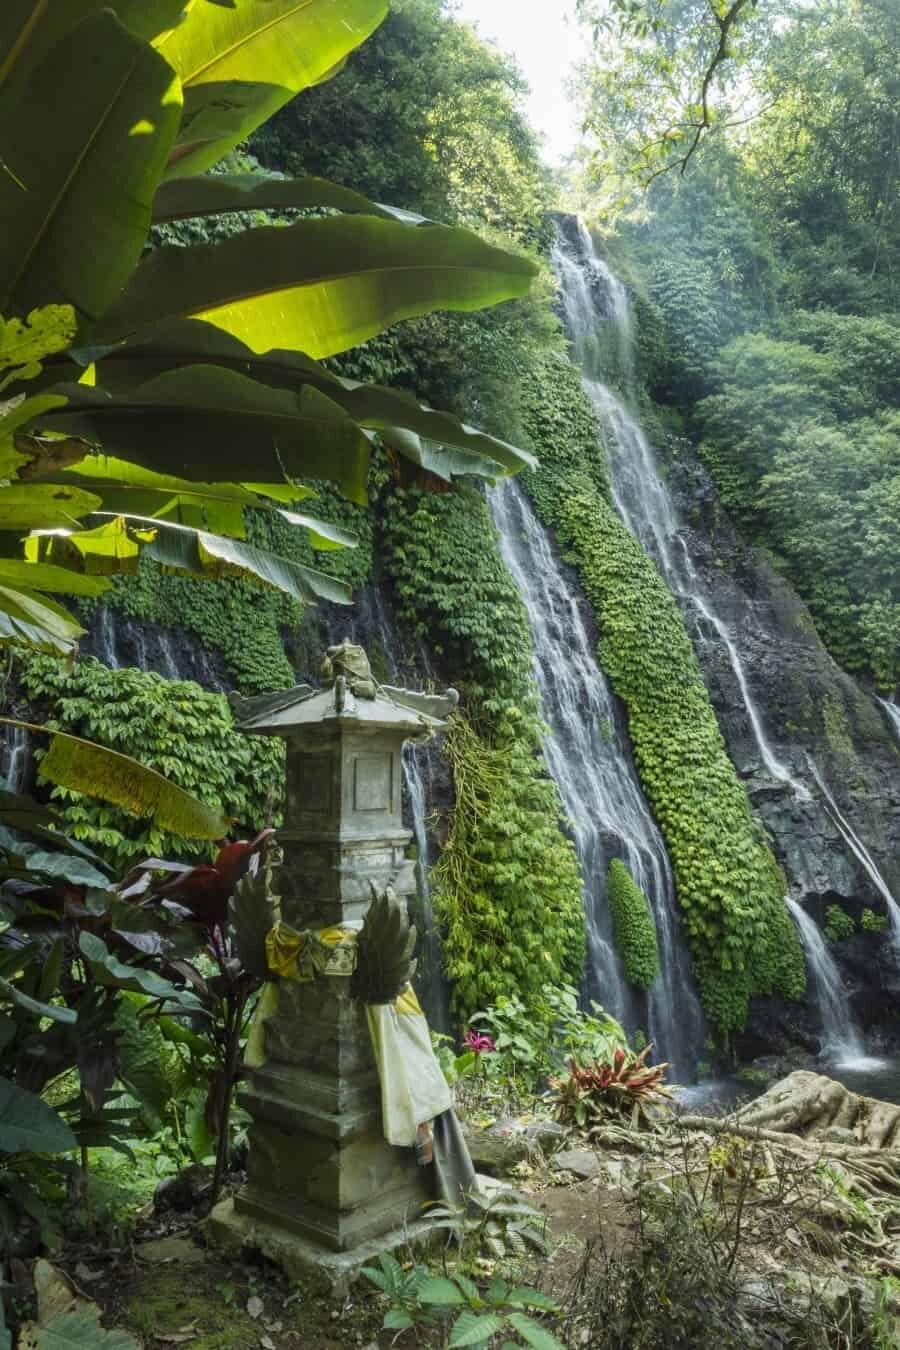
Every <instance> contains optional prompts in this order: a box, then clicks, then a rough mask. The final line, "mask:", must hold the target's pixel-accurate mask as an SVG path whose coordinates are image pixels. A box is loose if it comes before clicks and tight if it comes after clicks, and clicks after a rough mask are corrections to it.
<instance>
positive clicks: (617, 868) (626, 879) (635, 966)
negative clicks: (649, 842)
mask: <svg viewBox="0 0 900 1350" xmlns="http://www.w3.org/2000/svg"><path fill="white" fill-rule="evenodd" d="M606 895H607V899H608V901H609V908H610V911H611V913H612V918H613V935H614V938H615V944H616V951H617V952H618V953H619V956H620V957H621V958H622V965H623V966H624V968H625V978H626V979H627V981H628V983H629V984H632V985H634V986H635V988H636V989H649V988H650V986H651V984H652V983H653V981H654V980H655V979H656V977H657V975H658V974H659V947H658V946H657V942H656V925H655V924H654V922H653V915H652V914H651V913H650V906H649V904H648V903H647V897H646V896H645V895H644V892H643V891H642V890H641V888H640V886H638V884H637V882H636V881H635V880H634V878H633V877H632V875H631V873H630V872H629V871H628V868H627V867H626V866H625V864H624V863H623V862H621V861H620V860H619V859H618V858H613V860H612V862H611V863H610V865H609V872H608V873H607V877H606Z"/></svg>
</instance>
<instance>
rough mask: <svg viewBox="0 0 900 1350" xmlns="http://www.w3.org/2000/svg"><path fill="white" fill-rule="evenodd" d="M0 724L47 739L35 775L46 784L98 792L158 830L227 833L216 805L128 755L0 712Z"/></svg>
mask: <svg viewBox="0 0 900 1350" xmlns="http://www.w3.org/2000/svg"><path fill="white" fill-rule="evenodd" d="M0 723H6V724H7V725H9V726H14V727H24V728H25V729H26V730H27V731H35V732H41V733H43V734H44V735H49V736H50V737H51V738H52V739H51V741H50V749H49V750H48V751H47V753H46V754H45V755H44V757H43V759H42V760H41V764H40V769H39V776H40V777H41V778H43V779H46V780H48V781H49V782H51V783H56V784H58V785H59V786H60V787H66V788H70V789H71V790H72V791H73V792H83V793H85V794H86V795H87V796H89V797H99V798H100V800H101V801H105V802H111V803H112V804H113V806H121V807H123V808H124V809H125V810H126V811H132V812H134V814H135V815H137V816H152V817H153V818H154V820H155V821H156V822H157V824H158V825H159V826H160V827H161V828H162V829H164V830H171V831H172V832H173V833H175V834H183V835H187V836H188V837H189V838H194V839H221V838H223V837H224V835H225V834H226V833H227V830H228V824H229V822H228V820H227V819H226V817H225V816H223V815H222V812H221V811H220V810H217V809H216V808H215V807H212V806H208V805H207V804H206V802H201V801H198V800H197V798H196V797H192V796H191V795H190V793H188V792H185V791H184V789H183V788H180V787H176V785H175V784H174V783H170V782H169V780H168V779H167V778H163V776H162V774H159V773H157V772H156V770H155V769H148V768H147V766H146V765H145V764H140V763H138V761H137V760H136V759H131V758H130V756H128V755H120V754H119V752H118V751H117V750H108V749H107V748H106V747H105V746H103V745H96V744H95V743H94V742H93V741H85V740H83V739H82V738H81V737H80V736H72V735H70V734H69V733H68V732H66V731H55V730H51V729H49V728H48V727H42V726H38V725H35V724H34V723H32V722H21V721H18V720H17V719H15V718H12V717H0Z"/></svg>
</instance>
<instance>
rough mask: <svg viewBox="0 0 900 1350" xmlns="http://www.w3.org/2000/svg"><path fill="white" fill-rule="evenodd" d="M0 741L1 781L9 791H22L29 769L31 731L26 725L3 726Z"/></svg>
mask: <svg viewBox="0 0 900 1350" xmlns="http://www.w3.org/2000/svg"><path fill="white" fill-rule="evenodd" d="M2 730H3V740H2V742H0V783H2V784H3V785H4V787H5V788H6V790H7V792H21V791H22V788H23V787H24V786H25V776H26V773H27V771H28V755H29V739H30V738H29V733H28V732H27V731H26V730H25V728H24V727H11V726H6V725H4V727H3V728H2Z"/></svg>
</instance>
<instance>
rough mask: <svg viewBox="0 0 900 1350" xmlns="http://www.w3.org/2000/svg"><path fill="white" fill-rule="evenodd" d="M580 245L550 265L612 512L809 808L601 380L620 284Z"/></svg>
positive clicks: (762, 747)
mask: <svg viewBox="0 0 900 1350" xmlns="http://www.w3.org/2000/svg"><path fill="white" fill-rule="evenodd" d="M582 245H583V246H585V247H588V248H590V249H591V254H590V255H588V256H589V264H588V267H587V268H585V267H582V266H580V265H579V264H578V263H576V262H575V261H574V260H573V259H572V258H571V257H569V256H568V255H567V254H566V252H565V250H564V249H563V248H562V247H561V246H560V245H557V247H556V250H555V252H554V255H553V263H554V267H555V269H556V272H557V275H558V277H559V280H560V285H561V291H562V301H563V308H564V312H565V319H566V327H567V329H568V332H569V336H570V337H571V338H572V342H573V345H574V348H575V354H576V357H577V359H578V361H579V363H580V364H581V367H582V370H583V372H584V380H583V383H584V388H585V391H586V393H587V395H588V397H589V398H590V400H591V402H592V403H593V405H594V407H595V409H596V410H597V412H598V414H599V417H600V425H601V427H602V429H603V431H604V434H605V438H606V440H607V443H608V450H609V465H610V474H611V479H612V484H611V486H612V496H613V501H614V503H615V506H616V510H617V511H618V513H619V515H620V516H621V518H622V520H623V522H624V523H625V525H627V527H628V529H629V530H630V531H631V533H632V534H633V535H634V536H635V537H636V538H637V539H638V540H640V543H641V545H642V546H643V548H644V550H645V552H647V553H649V555H650V557H651V558H652V559H653V561H654V562H655V563H656V565H657V567H658V568H659V570H660V572H661V574H662V576H663V578H664V579H665V582H666V584H667V586H668V587H669V589H670V591H672V593H673V595H674V596H675V597H676V599H677V600H678V601H679V604H680V606H681V608H682V610H683V611H684V613H685V616H686V617H688V618H689V620H690V619H692V621H693V628H694V640H695V642H696V643H698V644H700V645H701V646H702V645H703V644H705V643H707V642H709V641H710V640H713V641H717V642H718V643H719V644H720V645H721V647H722V648H723V649H724V651H725V653H726V655H727V658H728V663H729V665H730V666H731V669H732V672H733V674H734V678H735V681H736V683H737V686H738V689H739V691H740V695H741V701H742V703H743V706H744V710H745V713H746V717H747V721H748V724H749V728H750V732H751V734H752V736H753V739H754V741H755V742H756V746H757V750H758V753H759V758H760V761H761V763H762V765H763V767H764V769H765V771H766V773H767V774H768V776H769V777H770V778H771V779H773V780H774V781H775V782H778V783H783V784H784V785H785V786H786V787H788V788H789V789H790V790H791V792H792V793H793V795H794V797H795V798H796V799H797V800H798V801H808V800H809V792H808V790H807V788H806V787H805V786H804V785H803V784H802V783H801V782H799V780H798V779H796V778H795V777H794V776H793V774H792V773H791V772H790V770H789V769H788V767H787V766H786V765H785V764H783V763H782V762H781V761H780V760H779V758H778V756H777V755H776V753H775V751H774V749H773V747H772V745H771V743H770V741H769V739H768V736H767V735H766V731H765V726H764V724H763V719H762V715H761V713H760V711H759V708H758V707H757V705H756V702H755V700H754V698H753V696H752V694H751V692H750V686H749V683H748V681H747V674H746V671H745V669H744V664H743V662H742V660H741V656H740V652H739V650H738V646H737V643H736V642H735V640H734V636H733V634H732V632H731V631H730V629H729V626H728V624H727V623H726V622H725V620H724V619H723V618H722V616H721V615H720V614H718V613H717V612H716V609H715V606H714V604H713V601H712V598H711V597H710V596H709V595H708V594H707V593H706V591H705V590H704V587H703V584H702V582H701V580H700V578H699V576H698V575H697V570H696V568H695V567H694V564H693V560H692V558H691V555H690V552H689V550H688V547H687V543H686V542H685V539H684V536H683V524H682V522H681V521H680V520H679V518H678V515H677V512H676V510H675V504H674V502H673V500H672V496H671V493H670V492H669V490H668V488H667V486H666V484H665V481H664V479H663V476H662V474H661V473H660V470H659V465H658V463H657V461H656V456H655V454H654V452H653V449H652V447H651V445H650V442H649V441H648V439H647V437H646V435H645V434H644V431H643V429H642V427H641V426H640V424H639V423H638V422H637V421H636V419H635V418H634V417H633V416H632V415H631V413H630V412H629V411H628V408H627V407H626V406H625V403H624V402H623V401H622V399H620V398H619V397H618V396H617V395H616V394H614V393H613V391H612V390H611V389H610V388H609V386H608V385H607V384H606V383H605V382H604V381H603V380H602V379H601V378H600V374H601V371H600V369H599V366H598V361H597V354H598V353H597V346H596V343H595V341H594V334H595V333H596V330H597V327H598V325H599V324H602V323H603V322H610V323H612V324H614V325H616V327H617V329H618V331H619V333H620V338H619V341H620V343H626V344H628V345H629V346H630V345H631V328H630V319H629V317H628V315H629V307H628V296H627V293H626V291H625V288H624V286H623V285H622V283H621V282H620V281H619V280H618V279H617V278H616V277H614V276H613V275H612V273H611V272H610V271H609V268H608V267H606V265H605V264H602V265H601V260H600V259H598V258H596V256H595V255H594V254H593V245H592V244H591V242H590V237H589V236H587V235H582ZM598 273H599V274H601V275H602V277H603V281H604V285H605V287H606V288H607V289H608V291H609V297H610V298H609V301H608V309H609V315H608V317H607V316H604V315H602V314H600V313H598V306H597V301H596V299H595V297H594V295H593V293H592V284H593V285H595V284H596V275H597V274H598ZM619 368H620V369H623V368H624V369H625V371H626V383H627V382H628V380H629V370H630V367H629V366H628V365H627V364H626V363H625V362H624V361H623V360H622V359H621V358H620V360H619Z"/></svg>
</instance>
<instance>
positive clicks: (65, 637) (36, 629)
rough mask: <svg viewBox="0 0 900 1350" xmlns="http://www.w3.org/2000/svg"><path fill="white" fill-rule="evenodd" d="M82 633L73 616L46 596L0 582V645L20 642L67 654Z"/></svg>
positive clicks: (46, 650) (42, 649)
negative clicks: (3, 584)
mask: <svg viewBox="0 0 900 1350" xmlns="http://www.w3.org/2000/svg"><path fill="white" fill-rule="evenodd" d="M84 632H85V630H84V629H83V628H82V627H81V625H80V624H79V623H78V621H77V619H75V618H74V616H73V615H71V614H69V612H68V611H67V610H65V609H63V607H62V606H61V605H58V604H56V602H55V601H54V600H51V599H49V598H48V597H47V596H46V595H36V594H35V593H34V592H33V591H25V590H20V589H13V588H12V587H11V586H2V585H0V646H3V645H5V644H7V643H10V642H13V643H20V642H21V643H26V644H27V645H28V646H31V647H37V648H38V649H39V650H40V651H44V652H52V653H55V654H57V655H62V656H67V655H68V654H69V653H70V652H72V651H73V650H74V648H75V646H76V644H77V641H78V639H79V638H80V637H81V636H82V635H83V633H84Z"/></svg>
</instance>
